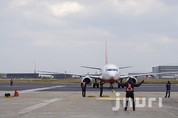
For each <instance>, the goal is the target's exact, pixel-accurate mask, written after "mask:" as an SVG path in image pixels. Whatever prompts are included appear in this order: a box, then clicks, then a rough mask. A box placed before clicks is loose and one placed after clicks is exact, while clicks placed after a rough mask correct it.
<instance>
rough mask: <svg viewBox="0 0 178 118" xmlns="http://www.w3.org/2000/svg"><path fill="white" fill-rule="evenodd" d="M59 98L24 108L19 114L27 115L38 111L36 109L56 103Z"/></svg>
mask: <svg viewBox="0 0 178 118" xmlns="http://www.w3.org/2000/svg"><path fill="white" fill-rule="evenodd" d="M60 100H61V98H53V99H50V100H46V101H44V102H42V103H39V104H36V105H33V106H30V107H27V108H24V109H22V110H20V111H19V113H20V114H24V113H29V112H31V111H33V110H35V109H38V108H41V107H44V106H46V105H48V104H51V103H53V102H57V101H60Z"/></svg>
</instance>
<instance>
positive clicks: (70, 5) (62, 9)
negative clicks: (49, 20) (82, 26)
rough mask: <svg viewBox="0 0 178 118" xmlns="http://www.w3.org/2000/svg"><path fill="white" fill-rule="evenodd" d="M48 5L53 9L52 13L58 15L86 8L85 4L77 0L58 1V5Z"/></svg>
mask: <svg viewBox="0 0 178 118" xmlns="http://www.w3.org/2000/svg"><path fill="white" fill-rule="evenodd" d="M46 5H47V4H46ZM47 6H48V8H49V9H50V10H51V12H52V14H54V15H55V16H57V17H63V16H66V15H68V14H72V13H79V12H81V11H82V10H83V9H84V8H85V6H84V5H81V4H79V3H77V2H63V3H58V4H56V5H47Z"/></svg>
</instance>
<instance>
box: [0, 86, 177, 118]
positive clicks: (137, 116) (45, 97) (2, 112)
mask: <svg viewBox="0 0 178 118" xmlns="http://www.w3.org/2000/svg"><path fill="white" fill-rule="evenodd" d="M33 86H34V85H33ZM40 86H41V85H40ZM66 86H67V85H66ZM66 86H65V85H58V86H56V85H55V86H54V85H51V86H50V87H49V86H48V87H47V86H44V87H42V88H31V87H29V88H30V89H23V90H20V91H18V92H19V96H18V97H12V98H10V97H9V98H5V97H4V94H5V93H10V94H11V95H12V96H13V94H14V91H9V88H8V90H5V89H4V90H3V91H0V118H92V117H94V118H108V117H111V118H116V117H117V118H118V117H121V118H129V117H132V118H143V117H144V118H150V117H153V118H177V117H178V112H177V111H178V93H177V92H171V97H170V98H164V96H165V92H163V91H164V90H163V91H162V92H137V91H136V92H135V98H139V100H138V101H139V103H140V104H141V103H143V102H144V100H146V101H145V105H144V106H142V107H138V106H139V105H136V111H133V110H132V107H130V105H129V107H128V110H127V111H124V108H123V100H124V96H125V92H124V91H121V92H119V93H118V89H114V90H113V91H112V90H109V89H108V90H107V91H104V93H103V95H105V96H106V97H99V91H87V93H86V94H87V97H82V95H81V91H73V90H71V91H70V89H73V88H70V89H68V91H52V90H53V89H54V88H60V89H61V88H63V87H66ZM151 88H152V87H151ZM51 89H52V90H51ZM49 90H51V91H49ZM151 98H153V99H155V100H154V101H153V102H152V103H151V106H149V103H150V102H149V100H150V99H151ZM116 100H117V101H116ZM118 103H120V105H119V104H118ZM129 103H130V102H129ZM160 103H161V104H160ZM118 106H119V107H120V108H119V107H118Z"/></svg>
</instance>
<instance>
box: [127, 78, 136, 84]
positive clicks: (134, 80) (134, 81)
mask: <svg viewBox="0 0 178 118" xmlns="http://www.w3.org/2000/svg"><path fill="white" fill-rule="evenodd" d="M129 78H131V79H132V82H133V83H137V78H136V77H129ZM129 78H127V81H128V80H129Z"/></svg>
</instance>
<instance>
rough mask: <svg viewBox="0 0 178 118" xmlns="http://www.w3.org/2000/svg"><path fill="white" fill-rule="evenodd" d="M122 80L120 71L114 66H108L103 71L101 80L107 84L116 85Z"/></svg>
mask: <svg viewBox="0 0 178 118" xmlns="http://www.w3.org/2000/svg"><path fill="white" fill-rule="evenodd" d="M119 78H120V70H119V68H118V67H117V66H116V65H114V64H106V65H105V66H104V67H103V69H102V75H101V79H102V80H103V81H104V82H106V83H115V82H116V81H118V80H119Z"/></svg>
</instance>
